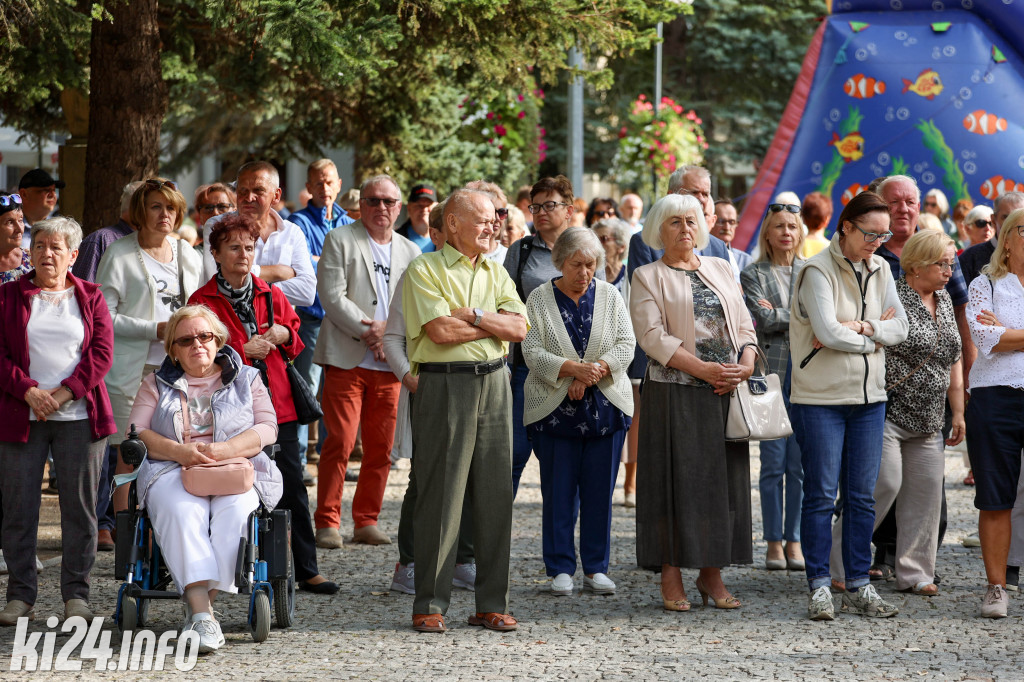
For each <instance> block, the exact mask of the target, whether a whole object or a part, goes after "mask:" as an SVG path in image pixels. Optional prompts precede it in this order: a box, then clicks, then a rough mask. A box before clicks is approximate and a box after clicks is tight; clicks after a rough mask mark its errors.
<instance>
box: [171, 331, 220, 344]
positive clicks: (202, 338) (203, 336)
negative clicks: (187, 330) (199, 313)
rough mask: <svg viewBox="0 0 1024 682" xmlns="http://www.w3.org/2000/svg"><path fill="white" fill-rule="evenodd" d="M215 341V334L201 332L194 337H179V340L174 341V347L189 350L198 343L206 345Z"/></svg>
mask: <svg viewBox="0 0 1024 682" xmlns="http://www.w3.org/2000/svg"><path fill="white" fill-rule="evenodd" d="M213 339H214V334H213V332H199V333H198V334H193V335H192V336H179V337H178V338H176V339H174V345H175V346H178V347H179V348H188V347H189V346H191V345H192V344H193V343H195V342H196V341H198V342H199V343H204V344H205V343H210V341H213Z"/></svg>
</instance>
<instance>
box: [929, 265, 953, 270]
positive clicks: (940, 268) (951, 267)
mask: <svg viewBox="0 0 1024 682" xmlns="http://www.w3.org/2000/svg"><path fill="white" fill-rule="evenodd" d="M932 265H934V266H936V267H937V268H938V269H939V272H953V264H952V263H932Z"/></svg>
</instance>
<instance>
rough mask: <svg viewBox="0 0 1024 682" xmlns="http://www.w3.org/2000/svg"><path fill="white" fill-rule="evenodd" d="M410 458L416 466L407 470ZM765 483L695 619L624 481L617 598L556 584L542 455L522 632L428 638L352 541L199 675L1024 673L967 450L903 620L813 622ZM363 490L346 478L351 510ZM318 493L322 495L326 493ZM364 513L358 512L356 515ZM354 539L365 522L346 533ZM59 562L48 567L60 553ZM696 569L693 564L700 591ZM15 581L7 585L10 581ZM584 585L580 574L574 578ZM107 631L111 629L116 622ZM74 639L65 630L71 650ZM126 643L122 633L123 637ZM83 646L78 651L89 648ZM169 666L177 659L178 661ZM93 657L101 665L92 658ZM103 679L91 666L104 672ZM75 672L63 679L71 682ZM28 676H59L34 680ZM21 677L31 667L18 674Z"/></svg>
mask: <svg viewBox="0 0 1024 682" xmlns="http://www.w3.org/2000/svg"><path fill="white" fill-rule="evenodd" d="M403 464H404V463H403ZM752 469H753V472H754V473H753V476H754V485H753V496H754V503H753V508H754V510H755V511H754V524H755V538H756V539H755V547H754V556H755V557H757V562H756V563H755V564H754V565H753V566H745V567H735V568H730V569H728V570H726V571H724V577H725V580H726V584H727V585H728V586H729V587H730V589H731V590H732V592H733V593H734V594H735V595H736V596H737V597H739V598H740V599H741V600H742V601H743V607H742V608H741V609H738V610H735V611H717V610H715V609H704V608H700V607H699V604H700V600H699V598H698V599H697V601H696V604H697V606H695V608H694V609H693V610H692V611H691V612H689V613H682V614H675V613H669V612H667V611H664V610H662V608H661V603H660V598H659V591H658V585H657V583H656V582H655V580H654V577H653V576H652V575H651V574H650V573H647V572H644V571H641V570H639V569H638V568H637V567H636V566H635V564H634V558H635V554H634V523H635V519H634V512H633V510H631V509H626V508H624V507H622V506H621V501H622V491H621V472H620V487H619V488H618V489H617V490H616V495H615V502H616V506H615V508H614V523H613V529H612V534H613V545H612V566H611V569H610V571H609V573H610V575H611V577H612V579H613V580H615V582H616V583H617V584H618V592H617V593H616V594H615V595H613V596H596V595H592V594H590V593H583V592H581V591H580V589H577V591H576V592H575V593H574V594H573V595H572V596H571V597H559V598H556V597H552V596H551V595H550V594H549V593H547V592H546V591H545V589H546V586H547V579H546V578H545V576H544V570H543V565H542V563H541V558H540V547H541V538H540V534H541V518H540V517H541V513H540V512H541V500H540V488H539V483H538V473H537V467H536V460H531V465H530V467H529V468H528V469H527V473H526V475H525V477H524V485H523V486H522V488H521V489H520V495H519V499H518V500H517V501H516V506H515V521H514V529H513V532H514V536H513V539H512V592H511V607H512V611H513V613H514V614H515V615H516V617H517V618H518V619H519V620H520V628H519V630H518V631H517V632H513V633H506V634H500V633H496V632H491V631H485V630H483V629H480V628H474V627H470V626H468V625H467V624H466V618H467V617H468V616H469V615H470V614H471V612H472V611H473V597H472V593H471V592H467V591H465V590H455V592H454V596H453V602H452V606H451V609H450V611H449V613H448V620H449V624H450V630H449V632H447V633H446V634H443V635H430V634H419V633H416V632H413V631H412V629H411V628H410V621H411V608H412V597H411V596H410V595H403V594H399V593H395V592H389V591H388V587H389V585H390V581H391V575H392V571H393V569H394V565H395V561H396V558H397V548H396V547H395V546H394V545H391V546H382V547H367V546H360V545H349V546H346V547H344V548H343V549H340V550H331V551H324V550H321V554H320V567H321V571H322V572H323V573H324V575H326V576H328V577H329V578H331V579H334V580H337V581H338V582H339V583H340V585H341V591H340V593H339V594H337V595H336V596H334V597H323V596H314V595H308V594H305V593H299V596H298V598H297V599H298V604H297V620H298V623H297V624H296V626H295V627H293V628H292V629H290V630H276V629H275V630H272V631H271V634H270V638H269V639H268V640H267V641H266V642H264V643H263V644H254V643H253V642H252V640H251V639H250V637H249V634H248V629H247V626H246V625H245V623H244V620H245V611H244V608H245V604H244V600H243V599H241V598H238V597H235V598H224V599H221V600H218V611H221V610H223V615H222V616H221V622H222V623H223V624H224V630H225V635H226V637H227V644H226V646H224V647H222V648H221V649H220V650H219V651H218V652H216V653H214V654H211V655H208V656H204V657H202V658H201V659H200V660H199V663H198V665H197V666H196V667H195V669H194V670H193V671H192V672H191V673H189V674H188V677H189V678H190V679H192V678H202V679H209V678H216V679H246V680H248V679H274V680H278V679H296V680H298V679H303V680H305V679H315V678H324V679H354V678H359V679H367V680H421V679H423V678H424V677H425V676H429V677H430V678H431V679H439V680H449V679H459V680H515V679H541V680H549V679H550V680H555V679H559V680H561V679H580V680H626V679H639V680H660V679H665V680H677V679H683V678H706V679H751V678H753V679H780V680H789V679H843V680H847V679H858V680H859V679H871V680H875V679H912V678H921V679H928V678H932V679H954V680H963V679H1021V678H1024V665H1022V664H1024V656H1022V655H1021V653H1020V649H1021V647H1022V641H1024V640H1022V636H1021V634H1022V629H1021V617H1022V614H1024V608H1022V606H1021V604H1020V599H1019V598H1018V597H1016V596H1014V597H1012V598H1011V599H1012V601H1011V605H1010V614H1011V615H1010V617H1009V618H1007V619H1005V620H1001V621H990V620H983V619H980V618H978V617H977V611H978V607H979V605H980V603H981V598H982V596H983V592H984V589H983V585H984V573H983V567H982V562H981V555H980V551H979V550H977V549H973V550H972V549H965V548H963V547H962V546H961V544H960V540H961V538H962V537H963V536H964V535H966V534H968V533H969V532H971V531H972V530H973V529H974V528H976V512H975V511H974V508H973V506H972V500H973V492H972V491H973V489H972V488H966V487H964V486H963V485H962V483H961V481H962V480H963V476H964V474H965V473H966V471H965V470H964V468H963V465H962V463H961V460H960V456H959V454H958V453H955V452H952V451H950V452H947V458H946V473H947V479H946V491H947V495H948V501H949V529H948V531H947V534H946V540H945V545H944V546H943V547H942V549H941V550H940V553H939V560H938V571H939V573H940V575H941V576H942V579H943V581H942V585H941V592H940V594H939V596H937V597H933V598H926V597H918V596H914V595H904V594H900V593H897V592H895V591H894V587H893V586H894V583H886V584H883V585H882V586H880V587H879V590H880V593H881V594H882V595H883V596H884V597H885V598H887V599H892V600H894V601H895V602H896V603H898V604H899V605H900V608H901V612H900V614H899V615H898V616H897V617H895V618H890V619H882V620H876V619H869V618H863V617H857V616H850V615H840V616H839V617H838V618H837V620H836V621H834V622H811V621H808V620H807V619H806V617H805V609H806V600H807V588H806V583H805V582H804V579H803V575H802V574H798V573H787V572H786V571H773V572H769V571H766V570H765V569H764V568H763V557H764V550H765V546H764V543H763V542H762V541H760V539H759V538H760V527H759V526H760V506H759V500H758V492H757V483H756V471H757V457H756V455H752ZM406 481H407V471H406V470H405V469H402V470H396V471H392V474H391V478H390V481H389V485H388V489H387V496H386V502H385V508H384V512H383V514H382V515H381V527H382V529H383V530H385V531H386V532H387V533H389V534H390V535H391V536H392V538H394V536H395V534H396V532H397V526H398V510H399V505H400V502H401V497H402V495H403V494H404V491H405V485H406ZM351 493H352V486H351V484H350V485H349V486H346V491H345V499H346V509H347V505H348V501H349V500H350V499H351ZM313 499H315V496H313ZM350 518H351V517H348V523H351V521H350ZM346 532H347V533H351V526H348V527H343V528H342V533H343V534H345V533H346ZM48 563H49V562H48ZM695 578H696V571H684V581H685V582H684V584H685V586H686V589H687V592H688V594H689V595H690V597H691V599H693V598H697V597H698V593H697V590H696V587H694V580H695ZM58 579H59V570H58V568H56V567H55V566H50V567H48V568H47V570H46V571H45V572H44V573H43V574H42V575H41V581H40V600H39V603H38V604H37V605H36V613H37V618H38V620H36V621H35V622H34V624H33V625H32V627H31V631H32V632H36V631H46V627H45V625H44V624H43V623H44V621H45V619H46V618H47V617H48V616H50V615H59V614H60V613H61V612H62V608H61V604H60V601H59V583H58ZM6 581H7V579H6V578H3V579H0V586H3V587H6ZM576 581H577V587H578V588H580V587H581V586H582V576H581V575H580V574H579V573H577V575H576ZM116 593H117V583H116V582H115V581H114V580H113V578H112V554H111V553H104V554H101V555H100V557H99V560H98V562H97V565H96V568H95V569H94V571H93V589H92V604H93V607H94V608H95V609H96V611H97V612H103V613H105V614H106V615H108V616H109V614H110V613H112V611H113V605H114V601H115V597H116ZM180 619H181V614H180V609H179V608H178V606H177V604H176V603H174V602H158V603H156V604H154V606H153V608H152V611H151V625H150V627H151V628H152V629H153V630H155V631H156V632H157V633H158V635H159V633H160V632H162V631H165V630H170V629H173V628H175V627H177V626H178V625H179V623H180ZM106 622H107V625H108V626H109V627H111V628H112V627H113V623H112V620H111V619H110V618H109V617H108V618H107V621H106ZM64 637H65V636H64V635H61V636H59V637H58V639H57V647H58V649H59V647H60V646H62V644H63V642H64V641H66V640H65V639H64ZM13 638H14V632H13V629H12V628H6V629H4V631H3V632H0V669H5V670H6V669H7V667H8V655H9V652H10V651H11V649H12V643H13ZM113 639H114V641H115V642H119V641H120V638H119V637H118V636H117V634H116V631H115V634H114V638H113ZM76 653H77V652H76ZM168 664H170V661H168ZM86 665H87V666H88V665H89V663H88V662H87V663H86ZM100 674H101V673H95V672H92V673H86V672H83V673H79V674H77V677H80V678H93V677H96V676H98V675H100ZM166 674H167V673H158V672H152V673H142V674H139V673H102V675H103V676H104V677H108V678H110V679H149V678H155V677H158V676H166ZM72 675H75V674H73V673H63V676H66V677H71V676H72ZM20 676H22V677H26V678H28V677H35V678H38V677H40V676H57V674H56V673H31V674H26V673H21V674H20ZM4 677H5V678H7V679H17V678H19V674H11V673H5V674H4Z"/></svg>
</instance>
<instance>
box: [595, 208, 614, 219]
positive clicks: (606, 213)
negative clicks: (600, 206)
mask: <svg viewBox="0 0 1024 682" xmlns="http://www.w3.org/2000/svg"><path fill="white" fill-rule="evenodd" d="M594 217H595V218H614V217H615V209H614V208H606V209H605V210H603V211H594Z"/></svg>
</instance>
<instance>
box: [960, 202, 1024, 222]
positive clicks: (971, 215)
mask: <svg viewBox="0 0 1024 682" xmlns="http://www.w3.org/2000/svg"><path fill="white" fill-rule="evenodd" d="M1022 198H1024V197H1022ZM992 213H993V211H992V209H991V208H989V207H988V206H985V205H984V204H979V205H977V206H975V207H974V208H972V209H971V210H970V211H968V212H967V215H965V216H964V225H971V224H972V223H974V221H975V220H990V219H991V218H992Z"/></svg>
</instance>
